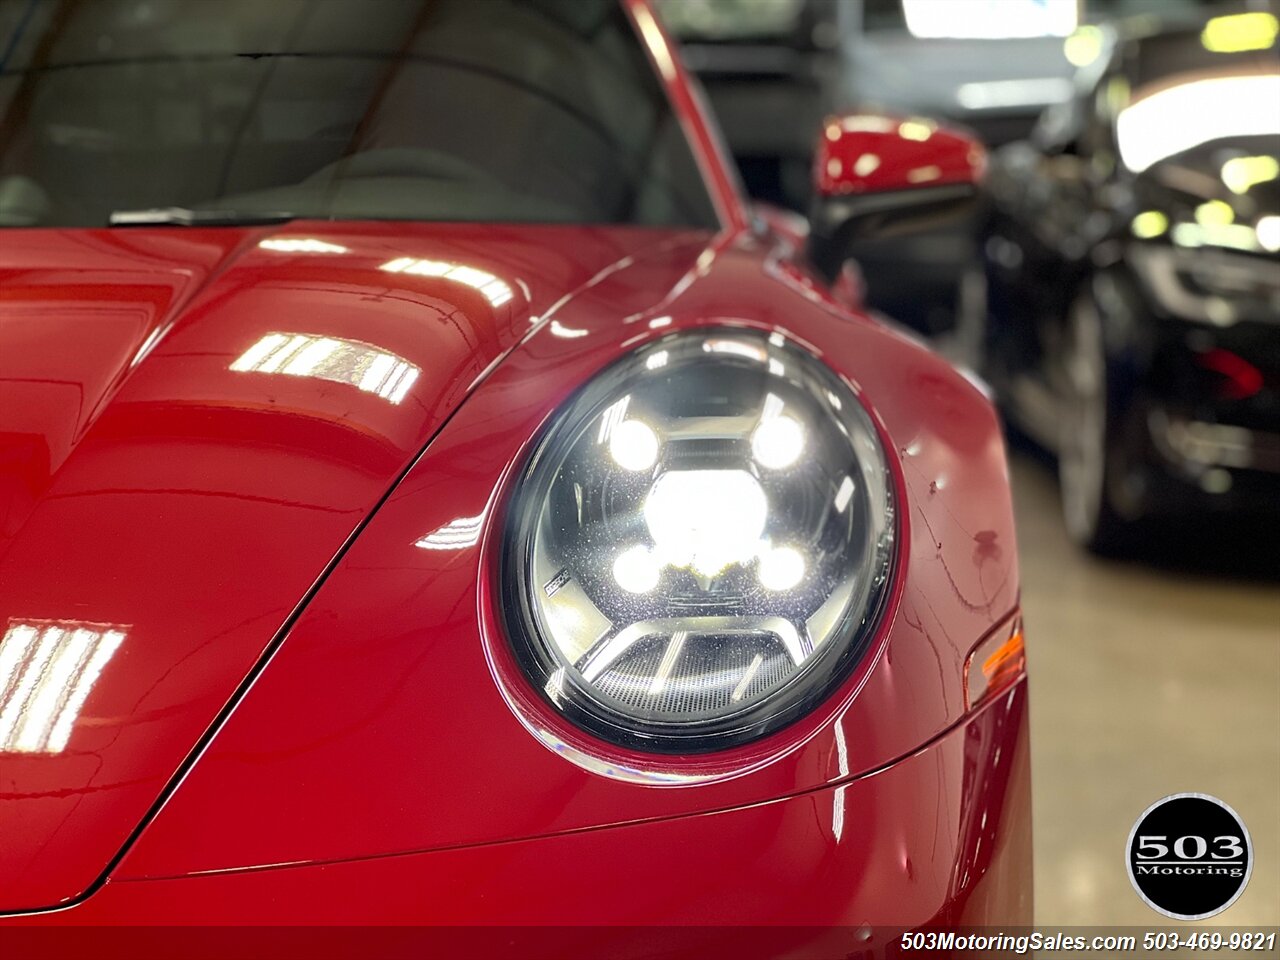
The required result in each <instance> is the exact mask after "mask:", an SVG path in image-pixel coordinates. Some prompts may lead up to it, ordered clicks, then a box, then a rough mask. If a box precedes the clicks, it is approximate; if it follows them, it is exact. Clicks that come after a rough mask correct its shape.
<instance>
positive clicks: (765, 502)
mask: <svg viewBox="0 0 1280 960" xmlns="http://www.w3.org/2000/svg"><path fill="white" fill-rule="evenodd" d="M515 490H516V492H515V495H514V500H513V503H512V508H511V511H510V522H509V525H508V527H507V531H506V543H505V549H504V562H503V571H502V579H503V584H504V589H505V591H506V592H505V594H504V598H505V601H506V602H505V603H504V610H505V614H506V620H507V626H508V630H509V632H510V633H511V635H512V639H513V641H514V645H515V647H516V651H517V653H518V654H519V656H520V659H521V661H522V663H523V664H524V666H525V667H526V669H527V670H528V672H529V673H530V675H531V677H532V679H533V680H534V682H535V683H536V684H537V685H538V687H539V688H540V689H541V690H542V691H543V692H544V693H545V695H546V697H547V698H548V699H549V700H550V701H551V702H552V703H553V704H554V705H555V706H556V707H557V708H558V709H559V710H561V711H562V712H563V713H564V714H566V716H568V718H569V719H570V720H572V721H573V722H574V723H576V724H578V725H579V726H582V727H584V728H586V729H588V730H590V731H592V732H593V733H595V734H597V735H599V736H601V737H604V738H606V739H608V740H611V741H614V742H617V743H622V744H625V745H628V746H633V747H639V748H642V749H648V750H655V751H664V752H682V753H692V752H699V751H705V750H713V749H719V748H723V747H726V746H730V745H733V744H737V743H742V742H745V741H747V740H750V739H754V738H756V737H759V736H763V735H764V734H766V733H769V732H772V731H773V730H776V729H777V728H778V727H780V726H782V725H783V724H785V723H788V722H790V721H791V720H793V719H795V718H796V717H797V716H799V715H800V714H802V713H803V712H804V711H805V710H807V709H809V708H810V707H811V706H812V705H813V704H814V702H815V701H816V700H817V699H818V698H820V697H822V696H823V695H824V694H826V693H827V692H829V691H830V690H831V688H832V687H833V686H834V685H835V684H837V683H839V682H840V681H841V680H842V679H843V677H844V676H845V675H846V674H847V672H848V669H849V668H850V667H851V665H852V664H853V663H854V662H855V661H856V659H857V658H858V656H859V655H860V654H861V653H862V651H863V650H864V648H865V645H866V642H867V640H868V638H869V634H870V631H871V628H872V627H873V626H874V621H875V619H876V616H877V614H878V612H879V607H880V603H881V600H882V596H883V593H884V590H885V584H886V581H887V579H888V575H889V568H890V560H891V553H892V540H893V528H894V523H893V506H892V498H891V495H890V485H889V477H888V471H887V468H886V464H885V457H884V454H883V452H882V450H881V448H880V444H879V442H878V441H877V439H876V433H875V429H874V427H873V425H872V423H871V420H870V418H869V417H868V415H867V413H866V412H865V411H864V409H863V408H862V405H861V404H860V403H859V402H858V400H857V399H856V398H855V397H854V395H853V393H852V392H851V391H850V390H849V388H848V387H847V386H846V385H845V384H844V383H843V382H842V381H841V380H840V379H839V378H838V377H836V376H835V375H834V374H833V373H832V372H831V371H830V370H829V369H828V368H827V367H826V366H825V365H824V364H822V363H821V362H820V361H819V360H817V359H816V358H814V357H813V356H812V355H811V354H809V353H807V352H805V351H803V350H801V349H799V348H798V347H796V346H794V345H792V344H790V343H789V342H787V341H785V340H784V339H783V338H782V337H781V336H779V335H776V334H775V335H773V336H772V337H769V338H766V337H765V336H763V335H760V334H756V333H754V332H748V331H736V330H733V331H730V330H723V329H714V330H704V331H700V332H697V333H692V334H678V335H675V336H673V337H669V338H667V339H665V340H662V341H659V342H657V343H655V344H652V345H650V346H649V347H647V348H645V349H643V350H640V351H638V352H637V353H634V354H631V355H630V356H628V357H627V358H625V359H624V360H623V361H621V362H620V363H618V364H616V365H614V366H613V367H612V368H610V369H609V370H607V371H605V372H604V373H603V374H602V375H600V376H599V377H597V378H596V379H594V380H593V381H592V382H591V383H590V384H588V386H587V387H586V388H585V389H583V390H582V391H581V392H580V393H579V394H578V395H577V396H576V397H575V398H574V399H573V400H572V401H571V402H570V403H568V404H567V405H566V406H565V407H564V408H563V409H562V410H561V411H560V412H559V413H558V414H557V415H556V417H555V418H554V420H553V422H552V423H551V425H550V427H549V429H548V430H547V431H546V433H545V435H544V436H543V437H542V439H541V441H540V442H539V444H538V445H537V448H536V450H535V452H534V454H533V456H532V457H531V459H530V462H529V464H528V466H527V467H526V469H525V471H524V473H523V474H522V475H521V477H520V482H519V484H518V485H517V487H516V488H515Z"/></svg>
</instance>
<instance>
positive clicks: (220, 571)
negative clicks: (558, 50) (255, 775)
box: [0, 222, 671, 910]
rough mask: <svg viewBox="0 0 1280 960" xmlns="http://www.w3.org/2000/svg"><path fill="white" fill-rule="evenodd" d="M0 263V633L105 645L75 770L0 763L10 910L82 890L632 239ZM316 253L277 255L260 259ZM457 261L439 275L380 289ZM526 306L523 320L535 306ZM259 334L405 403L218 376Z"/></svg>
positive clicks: (556, 238)
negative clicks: (445, 436)
mask: <svg viewBox="0 0 1280 960" xmlns="http://www.w3.org/2000/svg"><path fill="white" fill-rule="evenodd" d="M22 238H23V243H22V244H7V245H6V246H5V247H4V249H3V251H0V298H2V299H0V303H2V305H3V306H2V310H0V469H2V470H3V473H4V477H5V481H4V487H3V490H4V492H5V493H7V494H9V495H8V496H7V497H6V499H7V501H8V502H7V504H6V505H5V507H4V508H3V509H0V520H2V522H3V527H2V528H0V625H4V626H5V627H7V626H10V625H13V624H15V623H28V622H32V621H60V622H69V623H71V624H72V625H74V624H77V623H82V622H83V623H89V624H103V625H112V626H115V627H119V628H120V629H122V630H123V631H124V632H125V634H126V639H125V641H124V642H123V644H122V645H121V647H120V649H119V651H118V652H117V653H116V654H115V656H114V657H113V658H112V659H111V660H110V661H109V662H108V663H107V664H106V666H105V667H104V669H103V671H102V674H101V676H100V678H99V680H98V682H97V683H96V684H95V685H94V686H93V689H92V690H91V691H90V694H89V697H88V699H87V700H86V702H85V705H84V708H83V710H82V711H81V712H80V715H79V718H78V722H77V723H76V726H75V728H74V731H73V733H72V735H71V738H70V741H69V742H68V744H67V748H66V749H65V750H63V751H61V752H59V753H53V754H51V753H13V752H9V753H4V754H3V756H0V771H2V774H0V836H2V837H3V842H0V909H4V910H13V909H20V908H27V907H41V906H48V905H52V904H56V903H59V902H62V901H64V900H66V899H68V898H71V897H74V896H76V895H78V894H80V893H81V892H82V891H84V890H85V889H86V888H87V887H88V886H89V884H91V883H92V882H93V881H94V880H95V879H97V877H98V876H99V874H100V873H101V872H102V870H103V868H104V867H105V866H106V864H107V862H108V860H110V859H111V857H112V856H114V855H115V853H116V852H117V851H118V850H119V849H120V847H121V845H122V844H123V843H124V841H125V839H126V838H127V837H128V835H129V834H130V832H131V831H133V830H134V828H135V827H136V826H137V825H138V824H139V823H140V822H141V821H142V819H143V817H144V815H145V814H146V811H147V809H148V807H149V806H150V805H151V803H152V802H153V801H154V800H155V799H156V797H157V796H158V794H159V793H160V791H161V789H162V788H163V787H164V785H165V784H166V783H167V782H168V781H169V779H170V777H172V776H173V775H174V773H175V771H176V770H177V769H178V765H179V764H180V763H181V761H182V760H183V758H184V757H185V756H186V755H187V753H188V751H189V750H190V749H191V748H192V746H193V745H194V744H195V742H196V740H197V738H198V737H199V736H200V735H201V734H202V733H203V732H204V730H205V729H206V727H208V725H209V724H210V723H211V722H212V721H213V719H214V717H215V716H216V714H217V713H218V711H219V709H220V708H221V707H222V706H223V704H224V703H225V702H226V701H227V699H228V698H229V697H230V696H231V695H232V693H233V692H234V690H235V689H236V686H237V684H239V682H240V681H241V679H242V678H243V677H244V676H245V674H246V673H247V672H248V671H249V669H250V668H251V667H252V666H253V664H254V663H255V661H257V659H258V657H259V656H260V655H261V653H262V651H263V648H264V647H265V646H266V645H267V643H268V642H269V641H270V640H271V638H272V636H273V635H274V634H275V633H276V631H277V630H278V629H279V628H280V626H281V625H282V624H283V623H284V621H285V619H286V617H288V615H289V614H290V612H291V611H292V610H293V609H294V607H295V606H296V605H297V604H298V602H299V601H300V600H301V598H302V597H303V595H304V594H305V593H306V591H307V590H308V588H309V587H310V586H311V585H312V583H314V582H315V580H316V578H317V577H318V576H319V575H320V574H321V572H322V571H323V570H324V569H325V566H326V564H327V563H328V562H329V561H330V559H331V558H332V557H333V556H334V554H335V553H336V552H337V551H338V549H339V548H340V547H341V546H342V544H343V542H344V541H345V540H346V539H347V538H348V537H349V536H350V535H351V533H352V532H353V531H354V530H355V529H356V526H357V525H358V524H359V523H360V522H361V521H362V520H363V519H364V518H365V516H366V515H367V514H368V513H369V511H370V510H371V509H372V508H373V506H374V505H375V504H376V503H377V502H378V500H379V499H380V498H381V497H382V496H383V495H384V494H385V493H386V491H387V490H388V489H389V487H390V486H391V484H392V483H393V481H394V480H395V478H396V477H397V475H398V474H399V473H400V472H401V471H402V470H403V469H404V468H405V467H406V466H407V465H408V463H409V462H410V459H411V458H412V457H413V456H414V455H415V454H416V453H417V452H418V450H419V449H420V448H421V446H422V444H423V443H424V442H425V440H426V439H427V438H428V437H429V436H430V435H431V434H432V433H433V432H434V431H435V430H436V429H437V428H438V426H439V425H440V424H441V423H442V422H443V421H444V419H445V418H446V417H447V416H448V415H449V413H450V412H451V411H452V410H453V409H454V408H455V407H456V406H457V404H458V402H459V401H460V400H461V399H462V398H463V396H464V395H465V394H466V392H467V390H468V388H469V387H470V385H471V384H472V382H473V381H475V380H476V379H477V378H478V377H479V376H480V374H481V373H482V372H483V371H484V370H485V368H486V367H487V366H488V365H489V364H490V363H491V362H492V361H493V360H494V359H495V358H497V357H498V356H499V355H501V353H502V352H503V351H505V350H507V349H508V348H510V347H511V346H512V345H513V344H514V343H515V342H516V341H517V340H518V338H519V337H520V336H522V335H523V334H525V333H526V332H527V330H528V329H529V326H530V323H529V320H530V317H531V316H533V315H536V314H537V313H539V312H540V311H542V310H544V309H545V308H546V307H547V306H549V305H550V304H551V303H553V302H554V301H555V300H556V299H557V298H559V297H560V296H562V295H563V293H565V292H566V291H570V290H573V289H574V288H576V287H578V286H580V285H582V284H583V283H586V282H587V281H588V280H589V279H590V278H591V277H592V276H593V275H594V274H596V273H597V272H599V271H600V270H602V269H603V268H605V267H607V266H609V265H610V264H611V263H613V262H614V261H616V260H618V259H619V258H621V257H624V256H627V255H630V254H631V253H633V252H635V251H637V250H640V249H643V248H645V247H648V246H652V245H654V244H656V243H658V244H660V243H662V242H664V241H668V240H670V239H671V237H670V236H669V235H660V234H655V233H654V232H646V231H640V230H625V229H624V230H601V229H592V228H550V227H548V228H522V229H515V228H501V227H499V228H484V227H475V226H448V227H439V226H437V227H430V226H409V225H403V224H398V225H396V224H387V225H378V226H368V225H364V226H362V225H356V224H346V225H342V226H331V225H321V224H307V223H301V222H300V223H295V224H293V225H292V226H290V227H289V228H288V229H285V230H280V231H276V232H275V233H271V234H269V233H267V232H265V231H247V230H165V229H157V230H136V231H114V232H111V231H24V232H23V234H22ZM271 238H274V239H275V240H280V239H284V238H312V239H323V241H324V242H325V243H328V244H331V245H334V246H338V247H343V248H345V249H346V251H347V252H345V253H324V254H318V253H311V254H293V253H282V252H278V251H275V250H271V249H264V248H262V247H259V246H258V244H259V242H260V241H261V240H265V239H271ZM405 256H410V257H417V258H425V259H430V260H437V261H449V262H462V263H466V264H468V265H470V266H473V267H476V268H478V269H482V270H485V271H488V272H490V273H492V274H494V275H495V276H497V277H500V278H502V279H503V281H504V282H505V283H507V284H508V285H509V286H510V289H511V291H512V298H511V300H510V301H509V302H507V303H505V304H503V305H502V306H500V307H497V308H495V307H492V306H491V305H490V303H489V301H488V300H487V299H486V298H485V297H484V296H482V295H481V294H480V293H478V292H477V291H476V290H475V289H473V288H472V287H469V286H467V285H465V284H462V283H459V282H457V281H453V280H449V279H447V278H446V279H439V278H431V277H423V276H415V275H411V274H407V273H390V272H387V271H383V270H380V269H378V268H379V266H380V265H381V264H384V263H386V262H388V261H391V260H394V259H395V258H398V257H405ZM526 287H527V289H528V291H529V293H528V297H527V298H526V296H525V294H524V292H523V291H524V289H525V288H526ZM272 332H283V333H289V334H295V333H299V334H308V335H313V336H327V337H337V338H342V339H344V340H348V341H352V342H359V343H364V344H372V345H375V346H376V347H377V348H378V349H379V350H381V351H386V352H389V353H392V354H395V355H397V356H399V357H401V358H403V359H404V360H405V361H407V362H409V363H411V364H413V365H415V366H417V367H418V368H420V369H421V374H420V376H419V377H418V379H417V381H416V382H415V383H414V384H413V386H412V388H411V389H410V390H409V391H408V393H407V394H406V396H405V397H404V399H403V401H402V402H400V403H399V404H395V403H391V402H389V400H388V399H384V398H383V397H381V396H378V395H376V394H375V393H372V392H366V391H362V390H360V389H358V388H357V386H355V385H352V384H350V383H344V382H334V381H332V380H326V379H319V378H315V377H310V376H288V375H281V374H268V373H259V372H241V371H235V370H231V369H229V368H230V366H231V364H232V363H233V362H234V361H235V360H236V359H237V358H238V357H240V356H241V355H242V354H243V353H244V352H245V351H246V350H247V349H248V348H249V347H251V346H252V345H253V344H254V343H256V342H257V341H258V340H259V339H260V338H261V337H263V336H264V335H267V334H270V333H272Z"/></svg>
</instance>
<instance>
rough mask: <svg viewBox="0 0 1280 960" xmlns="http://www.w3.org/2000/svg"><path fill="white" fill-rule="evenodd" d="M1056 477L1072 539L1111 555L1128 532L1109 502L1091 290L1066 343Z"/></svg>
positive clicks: (1107, 424) (1102, 376) (1105, 403)
mask: <svg viewBox="0 0 1280 960" xmlns="http://www.w3.org/2000/svg"><path fill="white" fill-rule="evenodd" d="M1064 347H1065V350H1064V356H1063V358H1062V359H1063V372H1064V376H1063V378H1062V382H1063V385H1064V396H1063V398H1062V404H1061V408H1060V409H1061V413H1062V418H1061V427H1060V430H1061V433H1060V435H1059V442H1058V479H1059V488H1060V492H1061V499H1062V515H1063V519H1064V521H1065V522H1066V526H1067V532H1068V533H1069V534H1070V535H1071V538H1072V539H1073V540H1075V541H1076V542H1077V543H1079V544H1081V545H1082V546H1084V547H1087V548H1088V549H1090V550H1092V551H1094V552H1095V553H1102V554H1112V553H1116V552H1118V551H1119V550H1120V549H1121V547H1122V546H1123V544H1124V542H1125V541H1126V539H1127V536H1128V534H1129V532H1130V523H1129V522H1128V521H1126V520H1125V519H1124V518H1123V517H1122V516H1121V515H1120V514H1119V513H1117V511H1116V510H1115V508H1114V506H1113V505H1112V501H1111V495H1110V489H1111V487H1112V483H1111V480H1112V478H1113V474H1114V471H1115V459H1116V458H1115V456H1114V453H1113V449H1112V447H1113V439H1114V432H1115V431H1114V424H1115V417H1114V413H1113V411H1112V410H1111V408H1110V403H1109V397H1108V391H1107V381H1108V361H1107V351H1106V345H1105V340H1104V333H1103V325H1102V315H1101V312H1100V311H1099V309H1098V306H1097V303H1096V302H1095V301H1094V299H1093V297H1092V295H1090V294H1088V293H1084V294H1082V295H1081V296H1079V297H1078V298H1077V299H1076V301H1075V303H1074V304H1072V307H1071V315H1070V318H1069V323H1068V327H1067V338H1066V343H1065V344H1064Z"/></svg>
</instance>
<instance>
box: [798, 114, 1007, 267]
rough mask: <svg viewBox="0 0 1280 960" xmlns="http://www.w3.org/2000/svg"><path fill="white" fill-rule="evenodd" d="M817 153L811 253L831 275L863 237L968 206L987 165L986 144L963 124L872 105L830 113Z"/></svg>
mask: <svg viewBox="0 0 1280 960" xmlns="http://www.w3.org/2000/svg"><path fill="white" fill-rule="evenodd" d="M814 154H815V155H814V170H813V176H814V195H815V198H816V199H815V203H814V209H813V213H812V216H811V218H810V221H811V224H812V230H811V233H810V238H809V255H810V259H811V260H812V261H813V263H814V265H815V266H816V267H817V268H818V269H819V271H821V272H822V273H823V274H825V275H826V276H827V277H828V279H830V278H833V277H835V276H836V274H837V273H838V271H839V270H840V265H841V264H842V263H844V261H845V260H847V259H849V258H850V257H851V256H852V250H853V248H854V247H855V245H856V244H857V243H858V242H859V241H861V240H865V239H867V238H872V237H881V236H890V235H893V234H901V233H909V232H913V231H918V230H921V229H926V228H928V227H929V226H931V225H934V224H937V223H939V222H941V221H943V220H945V219H948V218H951V217H953V216H957V215H960V214H962V213H963V212H964V211H965V210H966V209H967V208H968V207H970V205H971V203H972V201H973V199H974V198H975V197H976V195H977V192H978V186H979V184H980V183H981V181H982V178H983V175H984V174H985V172H986V166H987V152H986V150H985V149H984V148H983V146H982V144H981V143H980V142H979V141H978V140H977V139H975V138H974V137H972V136H970V135H969V134H967V133H965V132H963V131H961V130H957V129H954V128H950V127H946V126H943V125H940V124H938V123H935V122H933V121H932V120H923V119H920V118H918V117H894V116H887V115H883V114H872V113H857V114H849V115H846V116H838V117H830V118H828V119H827V120H826V122H824V124H823V127H822V133H821V136H820V138H819V140H818V148H817V150H816V151H815V152H814Z"/></svg>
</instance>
